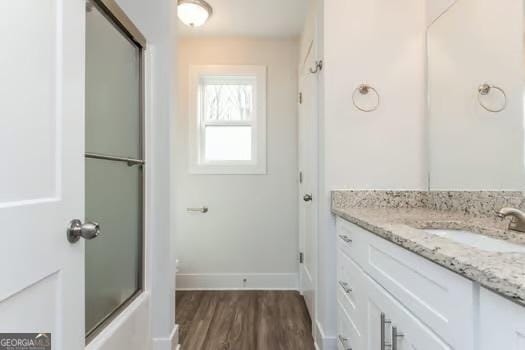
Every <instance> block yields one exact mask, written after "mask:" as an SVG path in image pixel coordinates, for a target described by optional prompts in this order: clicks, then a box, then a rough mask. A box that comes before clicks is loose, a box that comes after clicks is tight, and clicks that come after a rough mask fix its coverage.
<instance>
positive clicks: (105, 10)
mask: <svg viewBox="0 0 525 350" xmlns="http://www.w3.org/2000/svg"><path fill="white" fill-rule="evenodd" d="M89 2H91V3H93V6H96V7H97V8H98V10H99V11H100V12H101V14H102V15H103V16H105V17H106V18H107V19H108V21H109V22H110V23H111V24H112V25H113V26H114V27H115V28H116V29H117V30H119V31H120V32H121V33H122V35H123V36H124V37H126V38H127V39H128V40H130V41H131V42H133V43H134V44H135V45H136V46H137V47H138V48H139V50H140V56H139V58H140V61H139V69H140V72H139V98H140V100H139V110H140V121H139V128H140V132H139V150H140V153H139V159H141V160H143V163H142V164H141V165H138V166H140V168H141V182H140V184H139V188H138V190H139V201H140V212H139V213H138V216H139V226H140V227H141V228H142V237H141V240H140V248H139V249H140V251H139V260H140V261H141V263H142V264H141V266H140V268H139V269H138V271H137V272H138V281H139V283H140V285H139V288H138V289H137V290H136V291H135V293H133V294H132V295H131V296H130V297H129V298H128V299H127V300H126V301H124V302H123V303H122V304H120V305H119V306H118V307H116V308H115V309H114V310H113V311H112V312H111V313H110V314H109V315H107V316H106V317H105V318H104V319H102V320H101V321H100V322H99V323H98V324H97V325H96V326H95V328H93V330H92V331H90V332H89V333H86V335H85V336H86V346H88V345H89V344H90V343H91V342H93V341H94V340H95V339H97V337H99V336H103V333H105V331H106V330H107V329H108V328H109V327H108V326H110V325H111V324H112V323H113V322H114V321H115V320H116V319H117V318H119V316H121V315H122V314H123V313H124V312H125V311H126V310H127V309H128V308H129V307H130V306H131V305H132V304H133V302H134V301H136V300H137V299H139V297H141V296H142V295H143V293H144V292H145V291H146V290H147V286H146V284H147V281H146V271H147V265H148V261H147V242H148V239H147V237H148V236H147V232H148V231H147V227H148V225H147V212H148V203H149V200H148V192H149V191H147V189H148V187H149V186H148V181H147V179H148V172H149V170H148V169H149V167H148V166H147V165H148V160H147V158H148V157H147V155H148V148H149V147H147V137H146V136H147V134H148V130H147V129H148V124H149V123H148V118H149V113H148V112H147V110H146V109H147V108H146V103H147V102H148V100H147V95H146V94H147V92H148V90H150V89H149V79H148V71H149V69H148V68H147V65H148V62H149V61H150V58H149V57H148V55H147V53H146V48H147V45H148V42H147V40H146V37H145V36H144V35H143V34H142V33H141V31H140V30H139V29H138V28H137V26H136V25H135V24H134V23H133V21H132V20H131V19H130V18H129V17H128V16H127V15H126V13H125V12H124V10H123V9H122V8H121V7H120V6H119V5H118V4H117V2H116V1H115V0H89ZM89 2H87V1H86V6H89ZM86 11H87V9H86ZM84 97H85V96H84ZM84 302H85V300H84Z"/></svg>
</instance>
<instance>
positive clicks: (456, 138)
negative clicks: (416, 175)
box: [428, 0, 525, 190]
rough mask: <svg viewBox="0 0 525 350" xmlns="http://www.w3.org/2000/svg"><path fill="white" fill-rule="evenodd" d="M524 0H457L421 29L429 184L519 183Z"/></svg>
mask: <svg viewBox="0 0 525 350" xmlns="http://www.w3.org/2000/svg"><path fill="white" fill-rule="evenodd" d="M522 1H523V0H456V1H455V2H453V3H452V4H451V6H450V7H449V8H447V9H446V10H444V12H443V13H442V14H441V16H439V17H438V18H437V19H436V20H435V21H434V22H433V23H432V24H431V25H430V27H429V30H428V54H429V57H428V58H429V59H428V93H429V163H430V164H429V168H430V189H431V190H523V189H524V188H525V171H524V123H523V121H524V110H523V103H524V102H523V101H524V97H523V96H524V91H523V88H524V85H523V80H524V77H525V74H524V72H525V62H524V60H525V56H524V38H525V36H524V28H523V18H524V10H523V7H524V6H523V3H522Z"/></svg>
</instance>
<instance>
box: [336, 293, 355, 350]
mask: <svg viewBox="0 0 525 350" xmlns="http://www.w3.org/2000/svg"><path fill="white" fill-rule="evenodd" d="M360 342H361V334H360V333H359V331H358V330H357V329H356V325H355V323H354V322H353V321H352V319H351V318H350V316H349V315H348V314H347V313H346V311H345V308H344V307H343V305H342V304H341V303H340V302H338V303H337V348H338V349H340V350H357V349H361V345H360Z"/></svg>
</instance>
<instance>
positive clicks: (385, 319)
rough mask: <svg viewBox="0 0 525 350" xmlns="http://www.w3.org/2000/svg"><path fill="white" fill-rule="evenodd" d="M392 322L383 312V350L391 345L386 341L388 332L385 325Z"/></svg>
mask: <svg viewBox="0 0 525 350" xmlns="http://www.w3.org/2000/svg"><path fill="white" fill-rule="evenodd" d="M391 323H392V322H391V321H390V320H388V319H387V318H386V315H385V314H384V313H383V312H382V313H381V350H386V348H387V347H388V348H390V347H391V345H390V344H387V343H386V332H385V325H387V324H391Z"/></svg>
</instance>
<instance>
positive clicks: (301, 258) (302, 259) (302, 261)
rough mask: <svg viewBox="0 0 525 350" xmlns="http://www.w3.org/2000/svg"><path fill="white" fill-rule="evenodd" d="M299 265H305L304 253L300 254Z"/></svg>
mask: <svg viewBox="0 0 525 350" xmlns="http://www.w3.org/2000/svg"><path fill="white" fill-rule="evenodd" d="M299 263H300V264H303V263H304V253H303V252H300V253H299Z"/></svg>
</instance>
